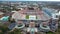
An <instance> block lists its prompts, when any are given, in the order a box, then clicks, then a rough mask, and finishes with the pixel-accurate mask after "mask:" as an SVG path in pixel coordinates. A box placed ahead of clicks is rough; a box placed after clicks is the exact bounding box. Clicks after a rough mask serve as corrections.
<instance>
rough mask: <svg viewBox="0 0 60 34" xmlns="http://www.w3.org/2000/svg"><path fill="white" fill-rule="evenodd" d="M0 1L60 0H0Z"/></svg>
mask: <svg viewBox="0 0 60 34" xmlns="http://www.w3.org/2000/svg"><path fill="white" fill-rule="evenodd" d="M0 1H60V0H0Z"/></svg>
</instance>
